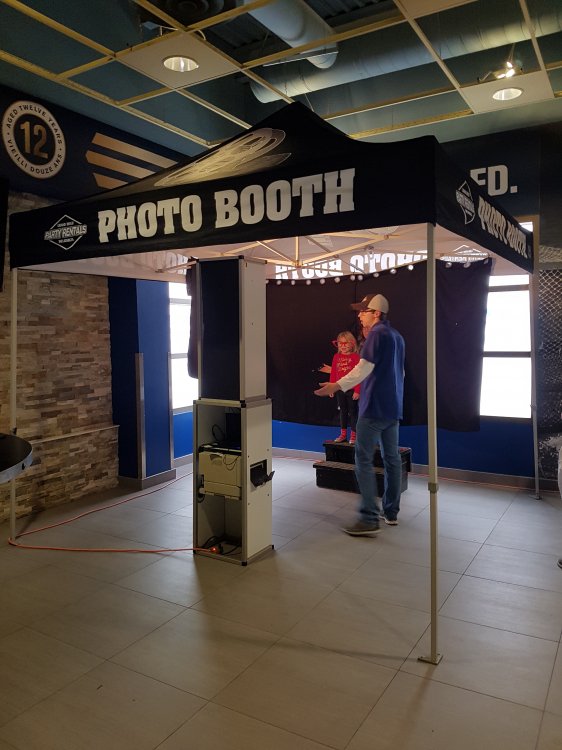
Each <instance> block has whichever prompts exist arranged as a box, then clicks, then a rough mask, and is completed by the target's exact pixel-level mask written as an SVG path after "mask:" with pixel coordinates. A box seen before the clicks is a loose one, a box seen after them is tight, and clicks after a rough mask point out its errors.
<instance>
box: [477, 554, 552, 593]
mask: <svg viewBox="0 0 562 750" xmlns="http://www.w3.org/2000/svg"><path fill="white" fill-rule="evenodd" d="M561 554H562V552H561ZM557 559H558V558H557V557H556V555H544V554H542V553H540V552H527V551H525V550H519V549H512V548H510V547H498V546H495V545H492V544H485V545H483V547H482V548H481V549H480V551H479V552H478V554H477V555H476V556H475V558H474V560H473V561H472V563H471V564H470V566H469V567H468V569H467V570H466V573H467V575H470V576H476V577H477V578H488V579H489V580H492V581H503V582H504V583H516V584H518V585H520V586H531V587H533V588H537V589H547V590H548V591H557V592H558V593H560V594H562V574H561V572H560V568H559V567H558V565H557V564H556V563H557Z"/></svg>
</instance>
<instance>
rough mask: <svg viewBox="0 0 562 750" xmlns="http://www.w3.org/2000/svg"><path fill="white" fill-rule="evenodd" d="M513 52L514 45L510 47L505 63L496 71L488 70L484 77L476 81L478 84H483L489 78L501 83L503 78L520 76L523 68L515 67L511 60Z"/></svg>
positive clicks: (513, 61) (515, 64)
mask: <svg viewBox="0 0 562 750" xmlns="http://www.w3.org/2000/svg"><path fill="white" fill-rule="evenodd" d="M514 51H515V45H513V46H512V47H511V50H510V52H509V55H508V58H507V60H506V61H505V65H503V67H501V68H498V70H489V71H488V72H487V73H486V75H484V76H482V77H481V78H479V79H478V83H484V82H485V81H487V80H489V79H490V78H494V79H495V80H496V81H501V80H502V79H504V78H513V76H516V75H520V74H521V73H522V72H523V68H522V67H521V66H520V65H517V63H516V62H515V60H514V59H513V53H514Z"/></svg>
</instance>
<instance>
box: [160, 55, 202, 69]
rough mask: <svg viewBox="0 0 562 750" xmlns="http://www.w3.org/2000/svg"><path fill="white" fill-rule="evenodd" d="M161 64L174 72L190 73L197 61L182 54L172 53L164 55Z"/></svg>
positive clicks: (197, 64)
mask: <svg viewBox="0 0 562 750" xmlns="http://www.w3.org/2000/svg"><path fill="white" fill-rule="evenodd" d="M162 65H163V66H164V67H165V68H168V70H173V71H174V73H190V72H191V71H192V70H197V68H198V67H199V63H197V62H196V61H195V60H194V59H193V58H191V57H184V56H183V55H172V56H171V57H165V58H164V59H163V60H162Z"/></svg>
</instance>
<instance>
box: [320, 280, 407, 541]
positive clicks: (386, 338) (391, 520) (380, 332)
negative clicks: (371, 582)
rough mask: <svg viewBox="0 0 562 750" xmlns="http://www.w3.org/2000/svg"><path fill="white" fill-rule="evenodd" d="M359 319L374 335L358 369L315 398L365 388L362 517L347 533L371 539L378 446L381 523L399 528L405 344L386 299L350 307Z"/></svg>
mask: <svg viewBox="0 0 562 750" xmlns="http://www.w3.org/2000/svg"><path fill="white" fill-rule="evenodd" d="M352 308H353V309H354V310H358V313H359V320H360V321H361V325H362V326H363V327H364V328H369V327H370V331H369V334H368V336H367V339H366V340H365V343H364V344H363V348H362V349H361V359H360V361H359V364H358V365H357V366H356V367H355V368H354V369H353V370H352V371H351V372H350V373H348V374H347V375H346V376H345V377H343V378H341V380H338V381H337V382H336V383H325V384H323V385H322V387H321V388H319V389H318V390H317V391H314V393H315V394H316V395H317V396H330V395H332V394H333V393H335V392H336V391H338V390H342V391H348V390H350V389H351V388H353V387H354V386H356V385H357V384H358V383H362V386H361V395H360V398H359V419H358V421H357V441H356V443H355V475H356V477H357V483H358V485H359V491H360V493H361V504H360V506H359V518H358V519H357V521H356V522H355V523H354V524H353V525H351V526H348V527H345V528H344V529H343V530H344V531H345V532H346V534H350V535H351V536H373V535H374V534H377V533H378V532H379V531H380V523H379V512H378V509H377V505H376V500H375V498H376V484H375V474H374V471H373V456H374V453H375V448H376V446H377V444H379V445H380V449H381V456H382V459H383V464H384V470H385V490H384V495H383V497H382V511H383V520H384V521H385V523H387V524H388V525H389V526H396V525H397V524H398V513H399V511H400V493H401V481H402V460H401V458H400V450H399V447H398V427H399V421H400V419H402V403H403V399H404V351H405V347H404V339H403V338H402V336H401V335H400V334H399V333H398V331H397V330H396V329H395V328H392V326H391V325H390V323H389V321H388V320H387V315H388V310H389V304H388V300H387V299H386V297H384V296H383V295H382V294H375V295H371V294H369V295H367V296H366V297H364V298H363V299H362V300H361V302H357V303H356V304H353V305H352Z"/></svg>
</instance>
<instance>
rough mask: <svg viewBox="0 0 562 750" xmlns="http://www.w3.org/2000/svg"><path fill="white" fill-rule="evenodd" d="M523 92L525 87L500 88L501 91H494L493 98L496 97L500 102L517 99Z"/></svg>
mask: <svg viewBox="0 0 562 750" xmlns="http://www.w3.org/2000/svg"><path fill="white" fill-rule="evenodd" d="M522 93H523V89H516V88H509V89H499V91H494V93H493V94H492V99H495V100H496V101H498V102H507V101H509V100H510V99H517V97H518V96H521V94H522Z"/></svg>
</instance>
